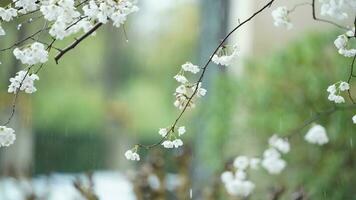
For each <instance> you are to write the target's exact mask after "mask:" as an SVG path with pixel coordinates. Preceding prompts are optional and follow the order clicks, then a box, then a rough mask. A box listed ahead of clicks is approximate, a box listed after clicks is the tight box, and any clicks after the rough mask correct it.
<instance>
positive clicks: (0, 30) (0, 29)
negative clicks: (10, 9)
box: [0, 24, 6, 36]
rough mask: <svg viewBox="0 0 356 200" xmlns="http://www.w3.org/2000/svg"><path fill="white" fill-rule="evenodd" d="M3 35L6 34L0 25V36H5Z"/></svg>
mask: <svg viewBox="0 0 356 200" xmlns="http://www.w3.org/2000/svg"><path fill="white" fill-rule="evenodd" d="M5 34H6V32H5V30H4V29H3V28H2V26H1V24H0V36H2V35H5Z"/></svg>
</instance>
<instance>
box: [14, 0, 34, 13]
mask: <svg viewBox="0 0 356 200" xmlns="http://www.w3.org/2000/svg"><path fill="white" fill-rule="evenodd" d="M12 1H13V2H14V3H15V7H16V8H19V12H20V13H22V14H26V13H28V12H31V11H34V10H36V9H37V6H38V4H37V2H38V0H12Z"/></svg>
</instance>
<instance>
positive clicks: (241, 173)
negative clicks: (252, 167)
mask: <svg viewBox="0 0 356 200" xmlns="http://www.w3.org/2000/svg"><path fill="white" fill-rule="evenodd" d="M246 177H247V175H246V172H245V171H243V170H237V171H236V172H235V178H236V179H239V180H245V179H246Z"/></svg>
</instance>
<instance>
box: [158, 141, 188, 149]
mask: <svg viewBox="0 0 356 200" xmlns="http://www.w3.org/2000/svg"><path fill="white" fill-rule="evenodd" d="M162 146H163V147H164V148H167V149H172V148H179V147H180V146H183V141H182V140H181V139H175V140H173V141H171V140H165V141H163V142H162Z"/></svg>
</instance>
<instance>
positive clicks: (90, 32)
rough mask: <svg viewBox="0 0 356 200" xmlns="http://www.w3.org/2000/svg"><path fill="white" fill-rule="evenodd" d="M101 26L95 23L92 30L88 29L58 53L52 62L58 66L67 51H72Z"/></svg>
mask: <svg viewBox="0 0 356 200" xmlns="http://www.w3.org/2000/svg"><path fill="white" fill-rule="evenodd" d="M102 25H103V24H102V23H97V24H96V25H95V26H94V27H93V28H92V29H90V30H89V31H88V32H86V33H85V34H84V35H82V36H81V37H80V38H78V39H76V40H75V41H74V42H73V43H72V44H70V45H69V46H67V47H66V48H65V49H63V50H62V51H60V52H59V53H58V54H57V55H56V57H54V60H55V61H56V63H57V64H58V62H59V60H60V59H61V58H62V56H64V55H65V54H66V53H67V52H68V51H70V50H72V49H74V48H75V47H76V46H77V45H78V44H79V43H80V42H82V41H83V40H84V39H85V38H87V37H89V36H90V35H91V34H92V33H93V32H95V31H96V30H97V29H98V28H100V27H101V26H102Z"/></svg>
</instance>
